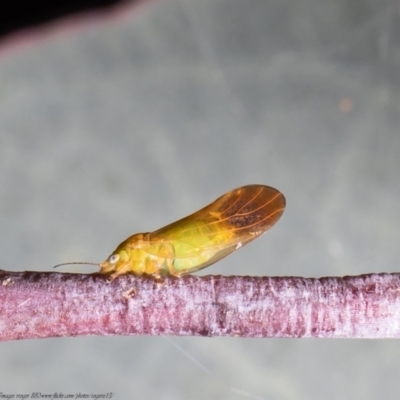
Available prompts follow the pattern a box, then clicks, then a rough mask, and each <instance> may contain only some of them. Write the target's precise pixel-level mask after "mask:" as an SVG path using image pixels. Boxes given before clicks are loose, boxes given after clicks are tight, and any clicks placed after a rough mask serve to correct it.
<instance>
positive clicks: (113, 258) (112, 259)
mask: <svg viewBox="0 0 400 400" xmlns="http://www.w3.org/2000/svg"><path fill="white" fill-rule="evenodd" d="M118 260H119V255H118V254H112V255H111V256H110V258H109V259H108V262H109V263H110V264H115V263H117V262H118Z"/></svg>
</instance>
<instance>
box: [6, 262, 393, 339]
mask: <svg viewBox="0 0 400 400" xmlns="http://www.w3.org/2000/svg"><path fill="white" fill-rule="evenodd" d="M87 335H99V336H105V335H175V336H236V337H255V338H262V337H264V338H267V337H275V338H277V337H280V338H282V337H291V338H300V337H315V338H397V337H400V274H369V275H360V276H347V277H328V278H319V279H316V278H301V277H250V276H211V275H210V276H203V277H200V276H193V275H188V276H185V277H183V278H174V277H166V278H164V280H163V281H162V282H161V283H160V282H157V281H156V280H154V279H152V278H149V277H135V276H133V275H123V276H121V277H119V278H117V279H115V280H114V281H112V282H110V281H109V278H108V277H107V276H105V275H99V274H85V275H82V274H62V273H46V272H7V271H1V270H0V340H2V341H6V340H15V339H34V338H48V337H59V336H63V337H66V336H87Z"/></svg>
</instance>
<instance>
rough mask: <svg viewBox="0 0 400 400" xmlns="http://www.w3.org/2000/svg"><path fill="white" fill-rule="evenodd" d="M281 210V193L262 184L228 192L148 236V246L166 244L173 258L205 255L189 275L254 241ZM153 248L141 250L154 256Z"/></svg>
mask: <svg viewBox="0 0 400 400" xmlns="http://www.w3.org/2000/svg"><path fill="white" fill-rule="evenodd" d="M284 208H285V198H284V196H283V194H282V193H281V192H279V191H278V190H276V189H274V188H271V187H269V186H263V185H248V186H243V187H241V188H238V189H235V190H232V191H230V192H228V193H226V194H224V195H222V196H221V197H219V198H218V199H217V200H215V201H214V202H212V203H211V204H209V205H208V206H206V207H204V208H202V209H201V210H199V211H197V212H195V213H193V214H191V215H189V216H187V217H185V218H183V219H181V220H179V221H176V222H174V223H172V224H170V225H167V226H165V227H164V228H161V229H159V230H157V231H155V232H153V233H151V235H150V237H151V242H152V243H160V242H161V241H162V242H163V243H166V242H169V243H171V244H172V245H173V246H174V248H175V254H174V258H175V259H184V258H193V257H196V256H198V255H199V252H207V254H209V257H208V259H207V261H205V262H202V263H199V265H197V266H196V268H191V269H190V272H194V271H196V270H198V269H201V268H205V267H206V266H208V265H210V264H212V263H214V262H216V261H218V260H219V259H221V258H223V257H225V256H227V255H228V254H230V253H231V252H233V251H235V250H236V249H238V248H239V247H241V246H243V245H245V244H247V243H249V242H250V241H252V240H254V239H255V238H257V237H258V236H260V235H261V234H263V233H264V232H265V231H267V230H268V229H269V228H271V227H272V226H273V225H274V224H275V223H276V222H277V221H278V220H279V218H280V216H281V215H282V213H283V211H284ZM155 249H156V247H154V250H153V246H151V244H150V246H149V247H148V248H147V249H146V250H145V251H147V252H148V253H150V254H153V255H156V256H157V255H158V254H157V250H155Z"/></svg>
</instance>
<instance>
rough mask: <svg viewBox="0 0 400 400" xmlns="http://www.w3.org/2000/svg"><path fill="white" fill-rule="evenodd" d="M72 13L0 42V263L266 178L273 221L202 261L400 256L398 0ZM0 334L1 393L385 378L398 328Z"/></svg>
mask: <svg viewBox="0 0 400 400" xmlns="http://www.w3.org/2000/svg"><path fill="white" fill-rule="evenodd" d="M71 26H72V28H71ZM74 26H75V25H74V21H73V20H71V21H70V25H68V24H64V26H63V27H62V28H60V29H59V30H57V29H55V30H51V29H50V30H48V31H47V33H44V34H43V36H42V38H41V39H40V40H37V41H35V42H34V43H31V44H30V45H26V46H22V47H16V48H14V49H12V51H11V50H10V49H8V50H7V51H4V52H3V53H1V52H0V226H1V233H0V254H1V263H0V267H1V268H3V269H8V270H14V271H21V270H26V269H29V270H44V271H50V270H51V267H52V266H53V265H54V264H57V263H60V262H65V261H77V260H86V261H103V260H104V259H105V258H106V257H107V256H108V255H109V253H110V252H111V251H112V250H113V249H114V248H115V246H116V245H118V244H119V243H120V242H121V241H122V240H124V239H125V238H126V237H128V236H129V235H131V234H133V233H135V232H138V231H151V230H154V229H157V228H159V227H161V226H163V225H165V224H167V223H169V222H172V221H174V220H176V219H178V218H180V217H183V216H185V215H187V214H189V213H191V212H193V211H195V210H197V209H199V208H201V207H202V206H204V205H206V204H208V203H209V202H210V201H212V200H214V199H215V198H216V197H218V196H219V195H221V194H222V193H224V192H226V191H228V190H230V189H232V188H235V187H237V186H241V185H244V184H248V183H264V184H267V185H271V186H274V187H276V188H278V189H279V190H281V191H282V192H283V193H284V194H285V196H286V198H287V209H286V212H285V213H284V215H283V217H282V219H281V221H279V223H278V224H277V225H276V226H275V227H274V228H273V229H272V230H271V231H270V232H268V233H267V234H266V235H265V236H263V237H262V238H260V239H258V240H257V241H255V242H253V243H251V244H250V245H248V246H246V247H245V248H244V249H241V250H240V251H238V252H236V253H235V254H233V255H231V256H230V257H228V258H226V259H224V260H223V261H221V262H220V263H218V264H216V265H214V266H212V267H210V268H208V269H206V270H204V271H202V273H203V274H226V275H231V274H242V275H245V274H249V275H301V276H327V275H354V274H361V273H368V272H384V271H385V272H393V271H398V270H399V259H400V252H399V250H398V243H399V239H400V206H399V198H400V177H399V171H400V135H399V126H400V79H399V67H400V45H399V38H400V21H399V3H398V2H396V1H393V0H389V1H381V2H372V1H370V0H359V1H356V2H348V1H344V0H339V1H332V0H325V1H316V0H296V1H295V0H285V1H274V0H269V1H263V2H260V1H253V0H246V1H245V0H241V1H239V0H230V1H226V0H212V1H211V0H203V1H202V2H198V1H195V0H164V1H158V2H149V3H144V4H142V5H141V6H140V7H138V8H134V9H131V10H130V9H129V7H127V8H125V9H123V10H121V11H120V12H119V14H118V15H117V16H116V17H115V18H112V19H109V20H107V19H105V20H103V21H99V22H98V23H93V20H88V21H87V23H85V22H81V25H80V27H79V28H78V29H75V28H74ZM0 50H1V49H0ZM64 270H65V271H73V272H92V271H94V269H93V268H90V267H87V266H70V267H65V268H64ZM0 349H1V350H0V354H1V357H0V383H1V384H0V391H1V392H3V393H11V394H12V393H14V394H17V393H27V394H31V393H32V392H41V393H43V394H49V393H55V392H61V393H64V394H68V393H73V394H75V393H79V392H81V393H88V394H92V393H93V394H105V393H107V392H112V393H114V397H113V398H114V399H118V400H126V399H162V400H169V399H176V400H179V399H185V400H187V399H194V400H197V399H210V400H212V399H232V400H240V399H268V400H288V399H299V400H300V399H329V400H333V399H363V400H369V399H378V398H379V399H398V398H399V393H400V379H399V376H400V361H399V360H400V343H399V342H398V341H389V340H386V341H384V340H382V341H367V340H310V339H307V340H301V339H297V340H288V339H282V340H267V339H265V340H256V339H252V340H246V339H239V338H212V339H211V338H193V337H189V338H164V337H86V338H65V339H46V340H25V341H19V342H6V343H0Z"/></svg>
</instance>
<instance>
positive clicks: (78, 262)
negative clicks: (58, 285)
mask: <svg viewBox="0 0 400 400" xmlns="http://www.w3.org/2000/svg"><path fill="white" fill-rule="evenodd" d="M72 264H78V265H97V266H98V267H100V263H94V262H85V261H73V262H67V263H61V264H57V265H55V266H54V267H53V268H58V267H62V266H63V265H72Z"/></svg>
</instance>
